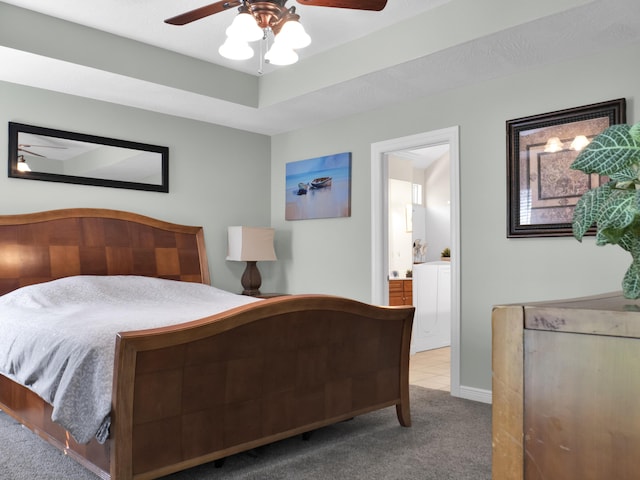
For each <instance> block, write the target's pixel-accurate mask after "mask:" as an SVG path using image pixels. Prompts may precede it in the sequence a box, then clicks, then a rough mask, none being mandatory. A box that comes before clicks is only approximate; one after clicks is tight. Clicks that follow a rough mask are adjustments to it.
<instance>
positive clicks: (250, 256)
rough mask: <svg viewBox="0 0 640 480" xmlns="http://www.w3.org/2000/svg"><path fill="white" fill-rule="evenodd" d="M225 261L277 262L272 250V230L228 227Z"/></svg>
mask: <svg viewBox="0 0 640 480" xmlns="http://www.w3.org/2000/svg"><path fill="white" fill-rule="evenodd" d="M228 229H229V230H228V233H229V248H228V250H227V260H236V261H244V262H265V261H274V260H277V258H276V252H275V250H274V248H273V236H274V229H273V228H266V227H228Z"/></svg>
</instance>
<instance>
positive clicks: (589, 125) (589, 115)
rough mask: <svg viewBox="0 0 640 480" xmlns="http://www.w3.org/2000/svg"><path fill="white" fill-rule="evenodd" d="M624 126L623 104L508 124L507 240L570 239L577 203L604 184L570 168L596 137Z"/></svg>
mask: <svg viewBox="0 0 640 480" xmlns="http://www.w3.org/2000/svg"><path fill="white" fill-rule="evenodd" d="M625 122H626V101H625V99H624V98H620V99H617V100H610V101H607V102H601V103H594V104H591V105H585V106H582V107H576V108H568V109H565V110H559V111H556V112H551V113H544V114H540V115H533V116H529V117H523V118H517V119H515V120H508V121H507V122H506V126H507V237H509V238H517V237H561V236H571V235H572V234H573V233H572V229H571V221H572V218H573V209H574V207H575V205H576V203H577V202H578V200H579V199H580V197H581V196H582V194H583V193H585V192H586V191H587V190H590V189H591V188H594V187H597V186H598V185H600V184H602V183H604V182H606V181H607V180H608V179H607V178H606V177H600V176H599V175H597V174H593V175H587V174H585V173H583V172H581V171H578V170H571V169H570V166H571V164H572V163H573V161H574V160H575V159H576V157H577V156H578V154H579V153H580V151H581V150H582V149H583V148H584V147H585V146H586V145H588V144H589V142H590V141H591V140H592V139H593V138H594V137H595V136H596V135H598V134H599V133H602V132H603V131H604V130H606V129H607V128H608V127H609V126H611V125H615V124H619V123H625ZM594 234H595V228H594V229H592V231H589V232H588V235H594Z"/></svg>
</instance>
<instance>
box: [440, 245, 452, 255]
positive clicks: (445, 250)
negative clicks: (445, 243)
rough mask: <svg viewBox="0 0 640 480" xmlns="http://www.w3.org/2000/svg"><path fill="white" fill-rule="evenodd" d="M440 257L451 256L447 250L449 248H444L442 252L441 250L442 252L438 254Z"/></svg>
mask: <svg viewBox="0 0 640 480" xmlns="http://www.w3.org/2000/svg"><path fill="white" fill-rule="evenodd" d="M440 256H441V257H444V258H447V257H450V256H451V250H449V247H447V248H445V249H444V250H442V252H440Z"/></svg>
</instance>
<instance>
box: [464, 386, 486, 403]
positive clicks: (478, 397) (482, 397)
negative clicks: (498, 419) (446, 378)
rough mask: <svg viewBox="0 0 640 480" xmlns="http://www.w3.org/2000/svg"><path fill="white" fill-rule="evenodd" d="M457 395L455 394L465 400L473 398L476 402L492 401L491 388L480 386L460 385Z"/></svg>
mask: <svg viewBox="0 0 640 480" xmlns="http://www.w3.org/2000/svg"><path fill="white" fill-rule="evenodd" d="M458 393H459V395H456V396H457V397H460V398H465V399H467V400H473V401H476V402H482V403H491V402H492V394H491V390H484V389H482V388H474V387H465V386H464V385H460V389H459V390H458Z"/></svg>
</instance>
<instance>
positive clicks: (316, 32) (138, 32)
mask: <svg viewBox="0 0 640 480" xmlns="http://www.w3.org/2000/svg"><path fill="white" fill-rule="evenodd" d="M449 1H450V0H389V1H388V4H387V6H386V7H385V8H384V10H382V11H381V12H373V11H364V10H351V9H343V8H328V7H315V6H308V5H301V4H299V3H297V2H296V1H295V0H289V1H288V2H287V4H286V5H287V6H288V7H291V6H295V7H296V12H297V13H298V15H300V23H302V25H304V27H305V30H307V32H308V33H309V35H310V36H311V38H312V43H311V45H309V46H308V47H307V48H305V49H302V50H299V51H298V54H299V55H300V58H301V59H304V58H308V57H311V56H313V55H316V54H318V53H320V52H323V51H326V50H329V49H331V48H334V47H337V46H339V45H342V44H344V43H347V42H350V41H352V40H355V39H357V38H360V37H363V36H365V35H368V34H370V33H371V32H375V31H376V30H380V29H381V28H383V27H386V26H388V25H392V24H395V23H397V22H399V21H401V20H404V19H407V18H410V17H411V16H414V15H416V14H419V13H422V12H425V11H427V10H429V9H431V8H433V7H436V6H438V5H441V4H444V3H447V2H449ZM4 3H9V4H11V5H16V6H19V7H22V8H26V9H29V10H33V11H36V12H40V13H44V14H46V15H50V16H52V17H56V18H61V19H63V20H68V21H71V22H74V23H79V24H81V25H86V26H89V27H93V28H96V29H98V30H102V31H105V32H109V33H113V34H115V35H119V36H121V37H125V38H130V39H133V40H138V41H140V42H143V43H148V44H150V45H155V46H157V47H161V48H165V49H167V50H171V51H174V52H177V53H181V54H183V55H189V56H191V57H194V58H198V59H200V60H205V61H207V62H212V63H215V64H218V65H223V66H225V67H228V68H231V69H234V70H238V71H243V72H246V73H250V74H252V75H257V74H258V61H257V59H256V58H255V57H254V59H252V60H249V61H243V62H237V61H233V60H228V59H225V58H224V57H222V56H221V55H220V54H219V53H218V47H219V46H220V45H222V43H223V42H224V39H225V38H226V35H225V30H226V28H227V27H228V26H229V25H230V24H231V22H232V21H233V18H234V17H235V15H236V13H237V9H236V8H232V9H229V10H226V11H224V12H220V13H217V14H215V15H211V16H209V17H206V18H203V19H201V20H197V21H195V22H192V23H190V24H187V25H183V26H176V25H168V24H166V23H164V20H166V19H168V18H171V17H174V16H176V15H178V14H181V13H184V12H187V11H190V10H194V9H196V8H199V7H202V6H205V5H209V4H211V3H215V0H177V1H176V0H135V1H132V0H91V1H87V0H55V1H42V0H5V1H4ZM29 34H34V32H30V33H29ZM273 68H278V67H270V68H267V69H266V70H265V73H268V71H270V70H273Z"/></svg>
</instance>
